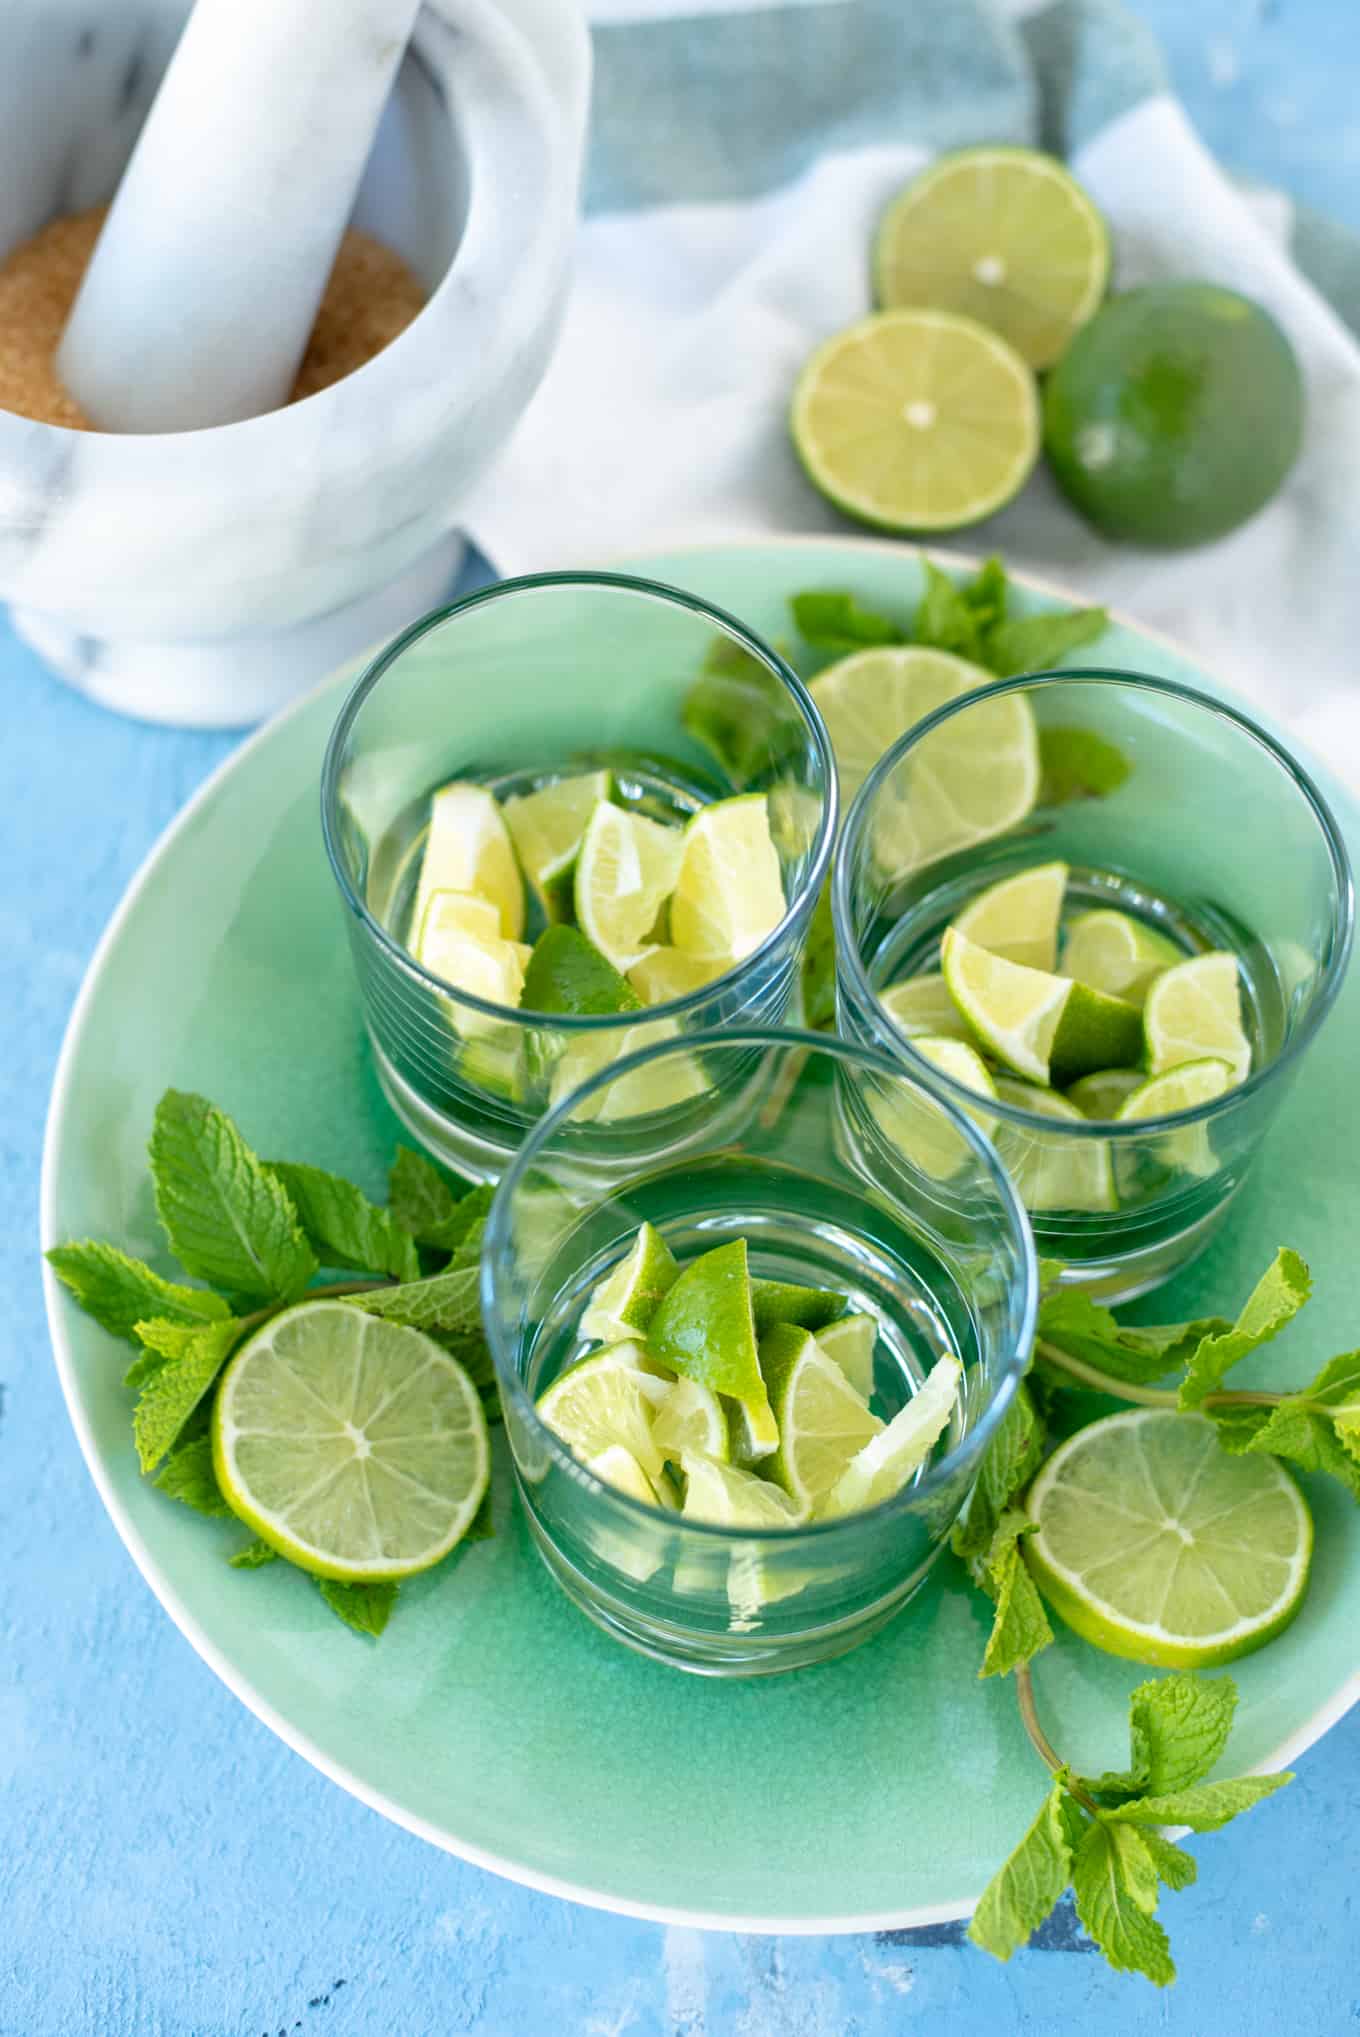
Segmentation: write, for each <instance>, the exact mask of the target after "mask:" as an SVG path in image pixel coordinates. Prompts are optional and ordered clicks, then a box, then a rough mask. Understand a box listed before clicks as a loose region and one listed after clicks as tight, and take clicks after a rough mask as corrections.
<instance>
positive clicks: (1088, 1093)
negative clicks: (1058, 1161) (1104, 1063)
mask: <svg viewBox="0 0 1360 2037" xmlns="http://www.w3.org/2000/svg"><path fill="white" fill-rule="evenodd" d="M1146 1079H1147V1078H1146V1076H1144V1075H1143V1074H1142V1072H1141V1071H1140V1070H1139V1069H1137V1068H1097V1069H1095V1070H1094V1071H1093V1072H1092V1073H1091V1074H1090V1075H1083V1076H1082V1077H1081V1080H1080V1081H1079V1082H1074V1083H1073V1084H1072V1087H1071V1088H1070V1089H1069V1090H1068V1092H1067V1101H1068V1102H1069V1103H1074V1104H1075V1105H1076V1107H1077V1109H1078V1110H1079V1111H1080V1112H1081V1114H1082V1116H1083V1117H1084V1118H1086V1119H1088V1120H1089V1121H1091V1122H1093V1123H1104V1124H1109V1123H1111V1122H1112V1121H1113V1120H1114V1119H1115V1118H1117V1117H1118V1116H1119V1113H1120V1111H1121V1110H1122V1109H1123V1107H1124V1105H1125V1104H1126V1103H1127V1102H1128V1100H1129V1098H1130V1097H1131V1096H1132V1095H1133V1092H1134V1090H1135V1089H1141V1088H1142V1086H1143V1083H1144V1082H1145V1081H1146Z"/></svg>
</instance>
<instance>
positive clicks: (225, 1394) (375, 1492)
mask: <svg viewBox="0 0 1360 2037" xmlns="http://www.w3.org/2000/svg"><path fill="white" fill-rule="evenodd" d="M212 1449H213V1467H214V1469H215V1471H216V1473H217V1482H218V1484H219V1485H220V1487H221V1489H222V1493H223V1495H224V1497H225V1498H226V1500H227V1503H228V1505H229V1506H230V1507H231V1509H232V1512H233V1513H235V1514H238V1515H239V1516H240V1518H241V1519H242V1520H243V1521H245V1522H247V1523H248V1525H249V1526H250V1527H252V1528H253V1529H254V1530H255V1533H256V1534H257V1535H258V1536H259V1537H260V1539H261V1540H262V1541H265V1542H267V1543H268V1544H269V1546H270V1547H271V1548H272V1549H277V1550H278V1552H279V1554H280V1555H281V1556H286V1557H287V1558H288V1560H289V1562H290V1563H296V1564H297V1565H298V1566H299V1567H300V1568H301V1569H303V1570H310V1571H311V1572H312V1573H313V1575H315V1576H317V1577H332V1578H337V1579H339V1580H340V1581H341V1582H343V1583H347V1584H363V1583H371V1582H374V1581H376V1580H378V1579H382V1578H401V1577H411V1576H414V1574H415V1573H416V1572H417V1571H420V1570H428V1569H429V1568H430V1567H431V1565H432V1564H435V1563H438V1562H439V1561H440V1560H441V1558H443V1557H445V1556H447V1555H448V1553H449V1551H450V1550H451V1549H452V1548H453V1547H454V1545H455V1544H456V1543H457V1542H458V1541H459V1539H460V1538H461V1537H462V1535H463V1534H464V1533H465V1532H466V1531H467V1529H468V1528H469V1527H470V1526H471V1524H472V1520H473V1516H474V1515H475V1514H476V1512H477V1509H478V1507H479V1506H480V1505H481V1503H482V1497H483V1495H484V1493H485V1492H486V1487H487V1480H488V1477H489V1475H490V1466H491V1456H490V1449H489V1446H488V1443H487V1432H486V1417H485V1415H484V1414H483V1412H482V1404H481V1400H480V1398H479V1396H478V1394H477V1390H476V1388H475V1387H474V1386H473V1384H472V1382H471V1381H470V1380H469V1378H468V1376H467V1374H466V1373H465V1372H464V1370H463V1368H462V1366H461V1365H459V1364H458V1363H457V1362H456V1361H455V1360H454V1359H452V1358H450V1357H449V1355H448V1353H447V1352H445V1351H441V1350H440V1348H439V1346H438V1345H437V1344H436V1343H434V1342H432V1340H431V1339H430V1338H429V1337H426V1336H424V1335H423V1334H422V1333H421V1332H420V1331H419V1330H409V1329H404V1328H403V1327H402V1326H401V1325H400V1324H397V1323H388V1322H384V1321H383V1320H382V1318H381V1317H379V1316H369V1315H365V1314H364V1312H363V1311H362V1309H358V1308H353V1307H350V1306H348V1305H347V1304H346V1303H344V1302H339V1301H312V1302H304V1303H302V1304H301V1305H300V1306H299V1307H297V1308H293V1309H286V1310H285V1311H284V1312H283V1314H282V1315H278V1316H275V1317H274V1319H273V1321H272V1322H269V1323H266V1324H265V1326H264V1328H263V1329H261V1330H257V1331H256V1333H255V1335H254V1336H253V1337H252V1338H250V1340H249V1341H248V1342H247V1343H246V1344H244V1345H243V1346H242V1348H241V1349H240V1350H239V1351H238V1352H237V1354H236V1356H235V1357H234V1358H233V1359H232V1361H231V1363H230V1365H229V1366H228V1367H227V1370H226V1372H225V1373H224V1374H223V1377H222V1384H221V1386H220V1388H219V1389H218V1394H217V1399H216V1402H215V1404H214V1407H213V1427H212Z"/></svg>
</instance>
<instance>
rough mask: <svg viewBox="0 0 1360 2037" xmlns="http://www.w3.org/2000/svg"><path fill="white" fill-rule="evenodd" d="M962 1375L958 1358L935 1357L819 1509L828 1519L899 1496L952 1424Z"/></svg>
mask: <svg viewBox="0 0 1360 2037" xmlns="http://www.w3.org/2000/svg"><path fill="white" fill-rule="evenodd" d="M962 1378H963V1367H962V1366H961V1365H960V1364H959V1361H958V1359H957V1358H953V1357H946V1358H938V1359H937V1360H936V1361H935V1363H934V1365H932V1366H931V1368H930V1372H929V1374H928V1375H927V1377H926V1378H925V1380H924V1381H923V1382H922V1384H921V1386H920V1388H919V1390H918V1391H917V1392H916V1393H914V1394H913V1395H912V1397H911V1399H910V1400H909V1401H908V1402H907V1404H906V1406H905V1407H904V1408H901V1409H900V1410H899V1411H898V1413H897V1414H895V1415H894V1416H893V1418H892V1420H891V1421H890V1422H889V1423H888V1426H887V1427H886V1428H885V1429H880V1430H879V1432H878V1434H877V1435H876V1436H871V1437H870V1439H869V1441H868V1442H867V1443H866V1444H865V1445H864V1447H863V1449H862V1450H860V1451H858V1452H857V1453H856V1454H855V1456H853V1457H852V1458H851V1459H850V1462H849V1463H848V1464H847V1465H846V1467H845V1469H844V1471H843V1472H842V1473H841V1475H840V1477H839V1478H838V1479H837V1480H836V1483H835V1484H834V1485H833V1486H832V1488H831V1490H830V1492H828V1493H827V1494H826V1496H825V1498H824V1499H823V1501H822V1504H821V1506H820V1507H819V1509H818V1512H819V1514H820V1515H821V1516H822V1518H823V1519H830V1518H831V1517H833V1516H835V1515H837V1514H857V1513H861V1512H863V1510H864V1508H865V1507H877V1506H882V1504H883V1502H884V1501H885V1500H889V1499H894V1498H896V1496H897V1494H898V1493H899V1492H901V1490H902V1488H903V1486H904V1485H905V1484H906V1483H907V1480H908V1479H909V1478H912V1477H914V1475H915V1474H916V1472H918V1471H919V1470H920V1468H921V1466H922V1465H923V1464H924V1463H925V1461H926V1459H927V1457H929V1455H930V1453H931V1451H932V1450H933V1449H934V1448H935V1445H936V1444H937V1443H938V1442H939V1440H940V1438H941V1436H942V1435H943V1434H944V1432H945V1430H946V1429H947V1428H948V1427H949V1421H950V1417H951V1415H952V1414H953V1412H954V1404H955V1402H956V1401H957V1399H958V1393H959V1382H960V1380H961V1379H962Z"/></svg>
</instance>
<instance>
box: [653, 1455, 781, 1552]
mask: <svg viewBox="0 0 1360 2037" xmlns="http://www.w3.org/2000/svg"><path fill="white" fill-rule="evenodd" d="M680 1468H681V1470H682V1471H683V1472H684V1474H685V1504H684V1509H683V1511H684V1513H685V1515H686V1517H687V1518H688V1519H689V1520H692V1521H711V1522H713V1523H714V1524H715V1525H716V1526H717V1527H721V1528H751V1529H753V1530H755V1531H757V1532H758V1531H759V1530H760V1529H762V1528H796V1527H797V1526H798V1523H799V1522H800V1521H801V1520H803V1519H804V1512H803V1509H802V1508H801V1507H800V1506H799V1505H798V1502H797V1501H796V1500H794V1499H791V1498H790V1497H789V1495H788V1493H786V1492H783V1491H781V1489H780V1487H779V1486H777V1485H771V1483H770V1481H769V1479H768V1478H761V1477H758V1476H757V1474H756V1473H755V1472H754V1471H743V1470H742V1469H741V1468H740V1466H738V1465H736V1464H726V1463H723V1462H722V1461H721V1460H719V1459H718V1458H716V1457H704V1456H701V1455H700V1454H699V1453H698V1452H697V1451H690V1452H689V1453H688V1454H687V1455H686V1456H685V1457H684V1458H683V1459H682V1461H681V1466H680Z"/></svg>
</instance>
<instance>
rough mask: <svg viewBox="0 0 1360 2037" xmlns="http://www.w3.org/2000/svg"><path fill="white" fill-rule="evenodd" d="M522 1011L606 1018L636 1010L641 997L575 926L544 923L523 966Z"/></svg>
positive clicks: (640, 1005)
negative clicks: (550, 925) (616, 1013)
mask: <svg viewBox="0 0 1360 2037" xmlns="http://www.w3.org/2000/svg"><path fill="white" fill-rule="evenodd" d="M521 1003H522V1005H523V1007H524V1009H525V1010H526V1011H542V1012H549V1013H551V1014H552V1015H553V1016H556V1015H558V1014H559V1013H561V1014H563V1015H565V1016H569V1017H571V1018H609V1017H610V1016H611V1015H612V1014H613V1013H614V1012H619V1011H640V1010H641V1009H642V1000H641V998H640V997H639V996H638V994H637V992H636V991H635V990H633V989H632V988H631V986H630V985H629V984H628V983H626V982H625V980H624V978H623V977H622V976H621V975H620V974H619V972H618V970H617V969H616V968H615V967H614V965H613V963H612V962H611V961H609V960H608V959H607V958H606V957H605V956H604V955H602V954H601V953H600V951H599V949H598V948H597V947H596V946H595V945H594V943H593V942H592V941H588V940H587V939H586V937H585V935H584V934H583V933H582V932H581V931H580V929H579V928H578V927H566V926H553V927H548V928H547V929H546V931H545V932H543V933H541V934H540V935H539V937H538V939H537V940H536V941H535V942H534V946H533V953H532V954H531V956H530V958H529V962H528V964H527V966H526V968H525V972H524V992H523V996H522V998H521Z"/></svg>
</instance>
